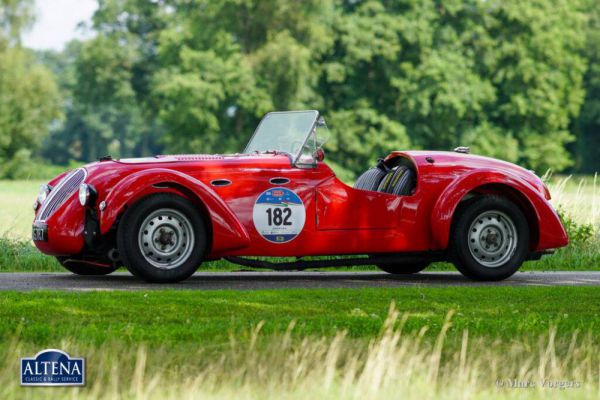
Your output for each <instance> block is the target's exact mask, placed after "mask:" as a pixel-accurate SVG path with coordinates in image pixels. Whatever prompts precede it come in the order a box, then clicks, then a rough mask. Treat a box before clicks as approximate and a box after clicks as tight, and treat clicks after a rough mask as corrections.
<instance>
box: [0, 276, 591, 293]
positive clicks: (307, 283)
mask: <svg viewBox="0 0 600 400" xmlns="http://www.w3.org/2000/svg"><path fill="white" fill-rule="evenodd" d="M582 285H583V286H600V271H597V272H518V273H516V274H515V275H513V276H512V277H511V278H509V279H507V280H504V281H501V282H473V281H470V280H468V279H466V278H464V277H463V276H462V275H460V274H459V273H457V272H425V273H420V274H416V275H406V276H399V275H390V274H387V273H384V272H244V271H240V272H224V273H215V272H204V273H196V274H194V276H192V277H191V278H189V279H187V280H185V281H183V282H179V283H175V284H149V283H145V282H143V281H141V280H139V279H137V278H135V277H133V276H131V275H129V274H128V273H114V274H112V275H108V276H100V277H90V276H77V275H73V274H70V273H0V290H19V291H28V290H38V289H45V290H75V291H78V290H79V291H87V290H152V289H192V290H214V289H236V290H257V289H281V288H361V287H407V286H582Z"/></svg>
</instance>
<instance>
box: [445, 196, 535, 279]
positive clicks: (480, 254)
mask: <svg viewBox="0 0 600 400" xmlns="http://www.w3.org/2000/svg"><path fill="white" fill-rule="evenodd" d="M450 252H451V256H452V261H453V262H454V264H455V265H456V268H457V269H458V270H459V271H460V272H461V273H462V274H463V275H465V276H467V277H469V278H471V279H475V280H487V281H498V280H502V279H506V278H508V277H509V276H511V275H513V274H514V273H515V272H517V270H518V269H519V268H520V267H521V264H523V261H525V259H526V257H527V254H528V252H529V226H528V224H527V219H526V218H525V216H524V215H523V212H522V211H521V210H520V209H519V207H517V206H516V205H515V204H514V203H513V202H511V201H510V200H508V199H505V198H503V197H497V196H483V197H475V198H473V199H469V200H467V201H465V202H463V203H462V204H460V206H459V208H458V210H457V212H456V218H455V220H454V221H453V226H452V232H451V242H450Z"/></svg>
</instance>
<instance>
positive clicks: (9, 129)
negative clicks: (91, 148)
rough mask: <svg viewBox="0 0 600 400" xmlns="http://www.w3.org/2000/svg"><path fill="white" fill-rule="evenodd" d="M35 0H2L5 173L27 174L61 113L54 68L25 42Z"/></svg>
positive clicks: (0, 114)
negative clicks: (37, 57)
mask: <svg viewBox="0 0 600 400" xmlns="http://www.w3.org/2000/svg"><path fill="white" fill-rule="evenodd" d="M31 3H32V2H31V1H21V0H0V177H6V178H13V179H14V178H23V177H26V175H27V172H26V171H24V170H25V169H27V161H28V160H29V158H30V156H31V154H32V152H33V151H35V150H36V149H38V148H39V147H40V145H41V142H42V139H43V138H44V136H46V135H47V133H48V129H49V127H50V123H51V122H53V121H55V120H56V119H58V118H59V117H60V115H61V113H60V98H59V96H58V88H57V86H56V84H55V82H54V77H53V76H52V74H51V72H50V71H49V70H48V69H47V68H45V67H44V66H42V65H40V64H39V63H37V62H36V60H35V57H34V56H33V55H32V54H31V52H29V51H28V50H25V49H23V48H21V46H20V44H19V32H20V30H21V29H22V28H23V27H24V26H27V25H28V24H30V23H31V20H32V16H31Z"/></svg>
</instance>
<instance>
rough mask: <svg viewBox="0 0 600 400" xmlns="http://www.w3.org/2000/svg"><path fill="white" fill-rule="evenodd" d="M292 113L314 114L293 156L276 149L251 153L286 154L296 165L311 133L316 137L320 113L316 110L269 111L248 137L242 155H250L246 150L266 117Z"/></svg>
mask: <svg viewBox="0 0 600 400" xmlns="http://www.w3.org/2000/svg"><path fill="white" fill-rule="evenodd" d="M294 113H314V120H313V122H312V124H311V127H310V129H309V130H308V132H306V133H305V134H304V135H305V136H304V139H303V141H302V145H301V146H300V147H299V148H298V151H297V152H296V153H295V154H292V153H290V152H288V151H284V150H277V149H267V150H262V151H257V150H255V151H253V152H258V153H259V154H261V153H268V152H272V151H273V152H277V153H282V154H286V155H288V156H289V157H290V160H291V161H292V164H294V165H296V164H297V163H298V159H299V158H300V156H301V155H302V149H304V147H305V146H306V144H307V142H308V141H309V140H310V139H311V137H312V136H313V132H314V135H316V132H315V129H316V127H317V124H318V122H319V118H320V117H321V115H320V113H319V111H318V110H293V111H271V112H269V113H267V114H265V115H264V117H262V119H261V120H260V122H259V124H258V126H257V127H256V129H255V130H254V133H253V134H252V137H250V140H249V141H248V144H246V147H245V149H244V154H250V151H249V149H248V147H249V146H250V144H251V143H252V142H253V140H254V138H255V137H256V135H257V133H258V132H259V130H260V127H261V126H262V124H263V123H264V121H265V120H266V119H267V117H268V116H270V115H273V114H294ZM314 140H315V145H316V143H317V140H316V138H315V139H314Z"/></svg>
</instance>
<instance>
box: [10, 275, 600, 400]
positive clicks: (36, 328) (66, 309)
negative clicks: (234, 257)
mask: <svg viewBox="0 0 600 400" xmlns="http://www.w3.org/2000/svg"><path fill="white" fill-rule="evenodd" d="M390 304H395V306H392V307H390ZM0 338H1V339H2V341H1V342H0V398H15V397H16V398H40V399H42V398H48V397H57V396H58V397H60V398H64V397H72V398H92V399H96V398H106V399H114V398H156V399H164V398H173V399H180V398H190V399H191V398H236V399H239V398H249V399H267V398H274V399H275V398H282V397H283V398H290V399H292V398H293V399H311V398H331V399H338V398H352V399H357V400H358V399H364V398H370V399H387V398H395V397H397V396H398V393H402V394H403V395H402V396H403V398H408V399H422V398H438V397H443V398H448V399H464V398H477V399H493V398H519V399H524V398H532V399H533V398H542V397H547V396H552V395H560V396H561V397H563V396H565V395H566V396H567V397H568V398H589V399H593V398H597V397H596V396H597V393H598V390H599V389H600V383H599V381H598V378H599V374H598V371H599V366H600V360H599V358H598V356H599V354H600V346H599V344H600V291H598V290H597V288H593V287H555V288H549V287H477V288H431V287H428V288H401V289H335V290H319V289H299V290H264V291H206V292H198V291H163V290H159V291H148V292H147V293H144V292H141V291H139V292H27V293H20V292H2V294H1V295H0ZM48 347H50V348H60V349H63V350H65V351H67V352H69V353H70V354H71V355H75V356H83V357H86V365H87V368H88V376H87V380H88V384H87V385H86V387H84V388H80V389H79V388H50V389H43V388H21V387H19V386H18V380H17V379H16V376H18V375H17V372H16V371H18V360H19V358H20V357H24V356H32V355H34V354H35V353H36V352H38V351H39V350H41V349H43V348H48ZM497 379H502V380H506V379H519V380H522V381H525V380H535V381H536V382H541V381H542V380H552V381H565V380H575V381H577V382H579V383H580V385H581V387H580V388H579V389H577V390H575V389H573V390H569V391H562V390H560V389H556V390H553V389H542V388H538V389H537V390H533V391H528V390H527V391H519V390H509V389H506V390H500V389H499V388H498V387H497V386H496V385H495V382H496V380H497Z"/></svg>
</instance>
